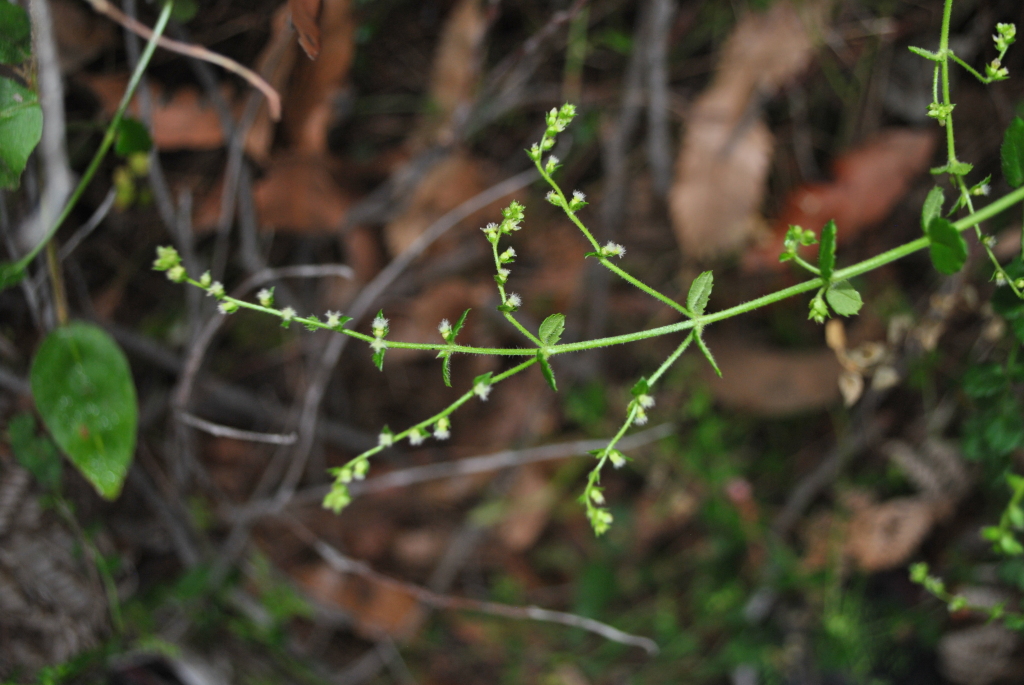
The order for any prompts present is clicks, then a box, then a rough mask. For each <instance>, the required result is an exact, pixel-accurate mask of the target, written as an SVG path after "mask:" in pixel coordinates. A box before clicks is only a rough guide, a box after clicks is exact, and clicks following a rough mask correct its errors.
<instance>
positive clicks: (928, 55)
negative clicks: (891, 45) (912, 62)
mask: <svg viewBox="0 0 1024 685" xmlns="http://www.w3.org/2000/svg"><path fill="white" fill-rule="evenodd" d="M907 50H910V51H911V52H912V53H914V54H915V55H917V56H918V57H924V58H925V59H927V60H931V61H932V62H941V61H942V58H941V57H939V56H938V55H937V54H935V53H934V52H931V51H930V50H925V49H924V48H919V47H915V46H913V45H908V46H907Z"/></svg>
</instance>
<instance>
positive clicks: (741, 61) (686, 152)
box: [669, 1, 814, 261]
mask: <svg viewBox="0 0 1024 685" xmlns="http://www.w3.org/2000/svg"><path fill="white" fill-rule="evenodd" d="M813 47H814V44H813V41H812V40H811V36H810V35H809V32H808V30H807V28H806V27H805V23H804V21H803V20H802V19H801V16H800V14H799V13H798V12H797V10H796V9H795V8H794V6H793V5H792V4H791V3H789V2H786V1H783V2H777V3H775V4H774V5H773V6H772V8H771V9H770V10H769V11H768V12H765V13H763V14H760V13H754V12H751V13H749V14H747V16H746V17H744V18H743V19H742V20H741V21H740V23H739V24H738V25H737V26H736V28H735V30H734V31H733V34H732V36H730V38H729V40H728V41H727V42H726V44H725V47H724V49H723V51H722V57H721V59H720V60H719V63H718V72H717V74H716V76H715V80H714V81H713V82H712V84H711V86H710V87H709V88H708V89H707V90H706V91H705V92H704V93H703V94H702V95H701V96H700V97H699V98H698V100H697V102H696V103H694V106H693V110H692V112H691V114H690V116H689V118H688V120H687V128H686V135H685V138H684V141H683V146H682V149H681V150H680V154H679V158H678V160H677V162H676V181H675V183H674V184H673V186H672V189H671V190H670V193H669V205H670V210H671V215H672V224H673V228H674V229H675V233H676V237H677V239H678V241H679V245H680V247H681V248H682V251H683V254H684V256H686V257H687V258H689V259H694V260H698V261H700V260H706V259H711V258H714V257H718V256H721V255H724V254H728V253H730V252H733V251H735V250H737V249H738V248H740V247H741V246H742V245H743V244H744V243H745V242H746V241H748V240H749V239H750V238H751V236H752V235H753V234H754V232H755V231H756V230H757V229H758V227H759V226H760V224H761V222H762V219H761V216H760V213H759V207H760V205H761V199H762V197H763V195H764V186H765V180H766V179H767V174H768V167H769V163H770V161H771V156H772V136H771V133H770V132H769V130H768V127H767V126H766V125H765V124H764V122H763V121H762V120H761V119H760V117H759V116H758V115H757V101H758V99H761V98H764V97H765V96H767V95H771V94H772V93H774V92H775V91H776V90H778V88H779V87H780V86H781V85H783V84H784V83H785V82H786V81H788V80H790V79H792V78H793V77H795V76H796V75H797V74H799V73H800V72H801V71H803V69H804V68H805V67H806V65H807V63H808V61H809V59H810V56H811V51H812V49H813Z"/></svg>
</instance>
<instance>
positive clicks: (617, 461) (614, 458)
mask: <svg viewBox="0 0 1024 685" xmlns="http://www.w3.org/2000/svg"><path fill="white" fill-rule="evenodd" d="M608 461H610V462H611V463H612V466H614V467H615V468H617V469H621V468H622V467H623V466H625V465H626V460H625V459H623V458H622V455H621V454H620V453H619V452H618V451H615V452H612V453H611V454H609V455H608Z"/></svg>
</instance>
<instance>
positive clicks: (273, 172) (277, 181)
mask: <svg viewBox="0 0 1024 685" xmlns="http://www.w3.org/2000/svg"><path fill="white" fill-rule="evenodd" d="M253 199H254V200H255V202H256V209H257V211H258V212H259V217H260V225H261V226H262V227H264V228H272V229H274V230H276V231H294V232H299V233H316V232H324V233H332V232H335V231H337V229H338V226H340V225H341V220H342V218H343V217H344V216H345V212H346V211H347V210H348V208H349V206H351V204H352V201H353V200H352V199H351V198H350V197H349V196H348V195H347V194H346V193H345V192H344V191H342V190H341V188H339V187H338V184H337V183H336V182H335V180H334V178H333V176H331V173H330V170H329V167H328V162H327V160H325V159H324V158H321V157H318V156H306V155H284V156H281V157H278V158H275V159H274V160H273V161H272V162H271V163H270V166H269V167H268V168H267V173H266V175H265V176H264V177H263V178H261V179H260V180H259V181H258V182H257V183H256V185H255V187H254V188H253Z"/></svg>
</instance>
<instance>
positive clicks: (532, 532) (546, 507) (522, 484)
mask: <svg viewBox="0 0 1024 685" xmlns="http://www.w3.org/2000/svg"><path fill="white" fill-rule="evenodd" d="M557 501H558V492H557V491H556V490H555V488H554V486H552V484H551V477H550V474H549V473H548V470H547V469H545V468H544V467H543V466H541V465H540V464H527V465H526V466H523V467H521V468H520V469H519V472H518V473H517V474H516V480H515V483H513V485H512V489H511V491H510V492H509V495H508V507H509V509H508V514H507V515H506V516H505V519H504V520H503V521H502V522H501V525H500V526H499V527H498V531H497V533H498V538H499V539H500V540H501V542H502V544H504V545H505V547H506V548H507V549H508V550H510V551H512V552H524V551H526V550H528V549H530V548H531V547H533V545H534V543H535V542H537V538H539V537H540V535H541V533H543V532H544V529H545V528H546V527H547V525H548V521H549V520H550V519H551V509H552V507H554V505H555V503H556V502H557Z"/></svg>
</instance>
